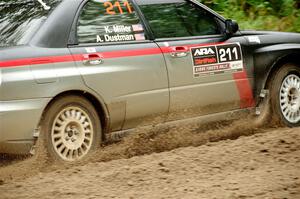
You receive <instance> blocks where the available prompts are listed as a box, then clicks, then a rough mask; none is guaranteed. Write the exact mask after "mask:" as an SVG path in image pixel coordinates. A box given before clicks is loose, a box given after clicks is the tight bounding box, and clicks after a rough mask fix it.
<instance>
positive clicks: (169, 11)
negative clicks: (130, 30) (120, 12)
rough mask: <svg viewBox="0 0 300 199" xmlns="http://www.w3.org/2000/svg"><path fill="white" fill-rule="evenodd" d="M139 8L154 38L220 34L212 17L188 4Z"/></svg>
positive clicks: (142, 6) (153, 5)
mask: <svg viewBox="0 0 300 199" xmlns="http://www.w3.org/2000/svg"><path fill="white" fill-rule="evenodd" d="M140 8H141V10H142V12H143V13H144V16H145V18H146V19H147V20H148V22H149V25H150V27H151V29H152V31H153V33H154V36H155V37H156V38H172V37H190V36H203V35H215V34H220V31H219V28H218V24H217V22H216V20H215V18H214V16H212V15H211V14H210V13H209V12H207V11H206V10H204V9H202V8H200V7H197V6H196V5H194V4H191V3H188V2H184V3H169V4H150V5H141V6H140Z"/></svg>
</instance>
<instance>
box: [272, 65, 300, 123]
mask: <svg viewBox="0 0 300 199" xmlns="http://www.w3.org/2000/svg"><path fill="white" fill-rule="evenodd" d="M269 90H270V103H271V108H272V113H273V114H272V120H273V121H274V122H275V123H279V124H280V125H285V126H288V127H298V126H300V67H299V66H296V65H294V64H285V65H284V66H282V67H281V68H280V69H279V70H278V71H277V72H276V73H275V75H274V77H273V79H272V81H271V84H270V86H269Z"/></svg>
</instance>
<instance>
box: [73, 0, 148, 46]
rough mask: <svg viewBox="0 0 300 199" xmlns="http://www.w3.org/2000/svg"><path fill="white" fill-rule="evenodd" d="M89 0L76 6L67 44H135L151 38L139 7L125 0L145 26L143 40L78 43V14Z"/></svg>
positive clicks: (133, 2)
mask: <svg viewBox="0 0 300 199" xmlns="http://www.w3.org/2000/svg"><path fill="white" fill-rule="evenodd" d="M88 1H89V0H84V1H82V3H81V4H80V6H79V7H78V10H77V12H76V16H75V18H74V21H73V24H72V29H71V31H70V35H69V40H68V46H69V47H71V46H80V47H83V46H107V45H120V44H136V43H148V42H150V41H151V40H152V39H149V38H152V37H153V36H152V33H149V27H148V26H146V24H145V23H144V22H145V19H144V18H143V17H144V16H141V14H140V12H141V11H140V9H139V7H138V6H137V5H136V4H135V1H134V0H127V1H129V2H130V3H131V4H132V6H133V7H134V9H135V11H136V15H137V17H138V18H139V19H140V21H141V25H143V27H144V28H145V30H144V34H145V37H146V38H148V39H145V40H144V41H123V42H107V43H79V41H78V35H77V27H78V26H77V25H78V21H79V18H80V14H81V12H82V10H83V8H84V6H85V5H86V4H87V3H88Z"/></svg>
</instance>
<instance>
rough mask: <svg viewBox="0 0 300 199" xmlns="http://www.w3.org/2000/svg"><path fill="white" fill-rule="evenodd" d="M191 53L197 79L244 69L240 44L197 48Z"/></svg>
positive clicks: (192, 49)
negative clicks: (202, 76)
mask: <svg viewBox="0 0 300 199" xmlns="http://www.w3.org/2000/svg"><path fill="white" fill-rule="evenodd" d="M191 53H192V59H193V65H194V66H193V72H194V76H195V77H198V76H201V75H211V74H221V73H225V72H235V71H242V70H243V69H244V67H243V65H244V63H243V56H242V50H241V45H240V43H230V44H220V45H212V46H201V47H195V48H191Z"/></svg>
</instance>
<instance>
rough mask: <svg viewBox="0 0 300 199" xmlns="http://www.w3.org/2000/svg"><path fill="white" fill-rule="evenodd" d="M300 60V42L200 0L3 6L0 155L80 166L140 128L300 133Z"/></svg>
mask: <svg viewBox="0 0 300 199" xmlns="http://www.w3.org/2000/svg"><path fill="white" fill-rule="evenodd" d="M279 44H280V45H279ZM299 56H300V34H297V33H282V32H268V31H243V30H240V29H239V26H238V24H237V22H235V21H233V20H230V19H225V18H224V17H222V16H221V15H219V14H217V13H216V12H214V11H213V10H211V9H209V8H207V7H206V6H204V5H203V4H201V3H199V2H197V1H194V0H151V1H150V0H105V1H104V0H51V1H50V0H25V1H24V0H7V1H1V2H0V153H16V154H26V153H29V152H30V151H31V152H34V151H36V150H38V148H37V145H36V142H37V140H38V139H40V140H43V142H42V143H44V144H45V147H46V148H47V153H48V156H49V158H50V159H52V160H59V161H78V160H81V159H83V158H86V157H87V156H88V155H89V154H91V152H92V151H93V150H95V149H97V148H98V147H99V146H100V143H102V142H104V141H106V140H107V139H108V138H109V137H114V136H113V135H122V132H124V131H127V130H130V129H134V128H136V127H137V126H148V125H155V124H160V123H168V122H171V121H175V120H176V121H177V120H181V121H182V120H185V119H190V118H215V119H218V118H221V116H223V118H224V117H227V116H228V115H232V113H236V112H240V111H245V110H249V109H250V110H252V109H255V110H256V113H257V114H258V115H259V117H263V119H264V121H270V120H269V119H275V120H276V121H279V122H280V123H281V124H282V125H286V126H289V127H296V126H299V125H300V69H299V68H300V67H299V66H300V62H299ZM270 113H271V114H270ZM270 116H272V117H270ZM206 120H207V119H205V121H206Z"/></svg>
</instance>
